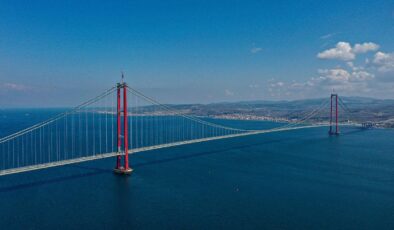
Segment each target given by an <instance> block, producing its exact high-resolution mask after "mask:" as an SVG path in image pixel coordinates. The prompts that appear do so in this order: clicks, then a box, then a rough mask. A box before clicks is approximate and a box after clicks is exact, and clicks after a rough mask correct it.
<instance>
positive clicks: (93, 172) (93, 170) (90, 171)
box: [0, 129, 367, 193]
mask: <svg viewBox="0 0 394 230" xmlns="http://www.w3.org/2000/svg"><path fill="white" fill-rule="evenodd" d="M365 131H367V130H365V129H357V130H351V131H347V132H343V133H341V135H352V134H356V133H360V132H365ZM290 139H291V140H296V139H298V137H295V136H292V137H291V138H290ZM319 139H326V137H322V138H319ZM287 141H289V138H286V139H275V140H267V141H264V140H261V139H258V140H251V141H250V143H249V144H242V143H237V142H235V143H232V144H231V145H230V146H226V147H225V148H216V149H215V150H211V151H203V152H195V153H189V154H185V155H182V156H179V155H177V156H172V157H168V158H164V159H154V160H147V161H146V162H142V163H135V164H133V165H132V167H133V168H140V167H145V166H150V165H156V164H163V163H169V162H175V161H179V160H186V159H193V158H197V157H202V156H208V155H212V154H220V153H223V152H226V151H230V150H241V149H247V148H250V147H255V146H261V145H267V144H275V143H282V142H287ZM305 141H306V142H308V141H316V138H314V139H307V140H305ZM153 151H157V150H153ZM62 167H67V168H76V169H82V170H86V171H87V172H83V173H75V174H72V175H66V176H60V177H56V178H49V179H40V180H35V181H29V182H25V183H20V184H16V185H10V186H4V187H1V185H0V193H3V192H12V191H16V190H21V189H28V188H33V187H39V186H43V185H49V184H56V183H62V182H65V181H70V180H77V179H81V178H86V177H92V176H97V175H102V174H113V170H112V169H107V168H106V169H103V168H98V167H91V166H84V165H65V166H62ZM11 176H13V175H11ZM114 176H116V175H115V174H114Z"/></svg>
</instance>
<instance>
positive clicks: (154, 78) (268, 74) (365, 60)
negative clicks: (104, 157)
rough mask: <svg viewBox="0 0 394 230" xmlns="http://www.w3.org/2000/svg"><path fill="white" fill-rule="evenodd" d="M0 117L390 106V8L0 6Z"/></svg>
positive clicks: (386, 4) (393, 70)
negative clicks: (7, 110) (127, 98)
mask: <svg viewBox="0 0 394 230" xmlns="http://www.w3.org/2000/svg"><path fill="white" fill-rule="evenodd" d="M0 16H1V20H0V106H4V107H9V106H16V107H22V106H34V107H36V106H45V107H46V106H72V105H76V104H78V103H79V102H81V101H84V100H85V99H87V98H89V97H92V96H95V95H96V94H97V93H99V92H100V91H102V90H104V89H106V88H109V87H111V86H112V85H114V84H115V83H116V82H117V81H118V80H119V78H120V72H121V71H124V72H125V74H126V79H127V81H128V83H129V84H130V85H132V86H133V87H135V88H138V89H140V90H142V91H143V92H145V93H146V94H148V95H150V96H153V97H155V98H158V99H159V100H160V101H163V102H166V103H195V102H198V103H209V102H217V101H238V100H281V99H300V98H314V97H326V96H327V95H328V94H329V93H330V91H332V89H333V88H334V89H335V90H336V91H337V92H338V93H340V94H342V95H359V96H372V97H378V98H394V54H393V52H394V39H393V38H394V2H393V1H389V0H387V1H379V0H377V1H202V0H200V1H187V0H185V1H105V2H104V1H4V0H2V1H0Z"/></svg>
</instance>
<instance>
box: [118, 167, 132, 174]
mask: <svg viewBox="0 0 394 230" xmlns="http://www.w3.org/2000/svg"><path fill="white" fill-rule="evenodd" d="M131 172H133V169H131V168H128V169H125V168H124V167H120V168H115V169H114V173H116V174H122V175H130V174H131Z"/></svg>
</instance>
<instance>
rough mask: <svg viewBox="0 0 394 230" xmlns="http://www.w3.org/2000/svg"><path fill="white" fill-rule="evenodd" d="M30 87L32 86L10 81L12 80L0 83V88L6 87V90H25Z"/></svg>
mask: <svg viewBox="0 0 394 230" xmlns="http://www.w3.org/2000/svg"><path fill="white" fill-rule="evenodd" d="M29 88H30V87H28V86H25V85H21V84H15V83H10V82H6V83H3V84H0V89H5V90H13V91H24V90H27V89H29Z"/></svg>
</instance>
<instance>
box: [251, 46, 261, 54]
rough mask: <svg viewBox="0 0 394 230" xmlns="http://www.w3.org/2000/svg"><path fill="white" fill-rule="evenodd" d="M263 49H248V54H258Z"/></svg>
mask: <svg viewBox="0 0 394 230" xmlns="http://www.w3.org/2000/svg"><path fill="white" fill-rule="evenodd" d="M262 50H263V49H262V48H260V47H253V48H252V49H250V52H251V53H252V54H255V53H258V52H260V51H262Z"/></svg>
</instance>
